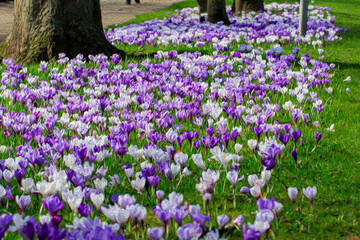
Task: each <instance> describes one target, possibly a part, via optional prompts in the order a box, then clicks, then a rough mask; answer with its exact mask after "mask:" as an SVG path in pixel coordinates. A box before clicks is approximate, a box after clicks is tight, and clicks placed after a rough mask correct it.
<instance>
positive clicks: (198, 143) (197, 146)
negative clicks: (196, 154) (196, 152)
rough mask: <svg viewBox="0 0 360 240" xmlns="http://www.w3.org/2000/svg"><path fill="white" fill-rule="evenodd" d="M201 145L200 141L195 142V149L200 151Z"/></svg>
mask: <svg viewBox="0 0 360 240" xmlns="http://www.w3.org/2000/svg"><path fill="white" fill-rule="evenodd" d="M200 145H201V141H200V140H199V139H198V140H196V141H195V142H194V147H196V149H199V147H200Z"/></svg>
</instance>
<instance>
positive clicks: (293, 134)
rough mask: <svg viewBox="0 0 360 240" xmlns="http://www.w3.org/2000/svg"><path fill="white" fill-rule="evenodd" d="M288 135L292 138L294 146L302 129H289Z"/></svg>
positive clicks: (300, 135)
mask: <svg viewBox="0 0 360 240" xmlns="http://www.w3.org/2000/svg"><path fill="white" fill-rule="evenodd" d="M290 135H291V137H292V139H293V140H294V142H295V146H296V143H297V141H298V140H299V138H301V137H302V131H300V130H297V129H295V130H294V129H291V130H290Z"/></svg>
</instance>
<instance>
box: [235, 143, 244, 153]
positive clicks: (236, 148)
mask: <svg viewBox="0 0 360 240" xmlns="http://www.w3.org/2000/svg"><path fill="white" fill-rule="evenodd" d="M242 148H243V145H241V144H239V143H236V144H235V153H236V154H239V152H240V151H241V149H242Z"/></svg>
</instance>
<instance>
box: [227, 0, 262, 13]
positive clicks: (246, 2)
mask: <svg viewBox="0 0 360 240" xmlns="http://www.w3.org/2000/svg"><path fill="white" fill-rule="evenodd" d="M259 10H264V0H234V3H233V6H232V11H233V12H234V13H237V12H242V11H244V12H246V13H247V12H252V11H255V12H257V11H259Z"/></svg>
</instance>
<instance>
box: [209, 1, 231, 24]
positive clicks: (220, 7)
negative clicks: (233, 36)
mask: <svg viewBox="0 0 360 240" xmlns="http://www.w3.org/2000/svg"><path fill="white" fill-rule="evenodd" d="M207 12H208V19H207V20H208V22H210V23H217V22H221V21H222V22H224V24H225V25H229V24H230V21H229V18H228V15H227V12H226V8H225V0H207Z"/></svg>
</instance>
